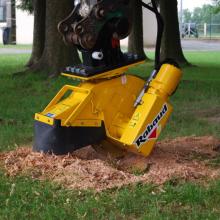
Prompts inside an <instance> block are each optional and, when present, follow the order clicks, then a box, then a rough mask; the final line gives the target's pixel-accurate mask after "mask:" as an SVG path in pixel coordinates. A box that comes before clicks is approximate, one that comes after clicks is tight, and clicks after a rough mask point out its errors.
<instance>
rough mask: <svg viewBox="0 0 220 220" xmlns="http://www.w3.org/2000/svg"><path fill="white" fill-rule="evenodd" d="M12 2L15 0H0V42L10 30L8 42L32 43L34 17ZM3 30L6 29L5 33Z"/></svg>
mask: <svg viewBox="0 0 220 220" xmlns="http://www.w3.org/2000/svg"><path fill="white" fill-rule="evenodd" d="M13 2H15V0H0V43H3V40H5V39H3V38H4V37H5V38H6V37H7V36H6V35H7V32H9V31H10V33H11V34H10V37H9V43H17V44H32V42H33V26H34V18H33V16H32V15H29V14H28V13H27V12H25V11H22V10H20V9H18V8H17V7H15V5H14V4H13ZM16 2H17V1H16ZM8 29H9V30H8ZM4 30H7V31H6V33H5V34H4V33H3V32H4ZM8 34H9V33H8Z"/></svg>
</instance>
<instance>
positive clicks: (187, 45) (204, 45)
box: [0, 40, 220, 54]
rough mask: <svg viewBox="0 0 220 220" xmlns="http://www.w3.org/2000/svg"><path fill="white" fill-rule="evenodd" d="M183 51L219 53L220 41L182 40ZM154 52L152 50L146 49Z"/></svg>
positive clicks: (0, 50) (3, 50) (8, 50)
mask: <svg viewBox="0 0 220 220" xmlns="http://www.w3.org/2000/svg"><path fill="white" fill-rule="evenodd" d="M182 47H183V50H187V51H220V40H212V41H209V40H183V41H182ZM148 50H154V48H148ZM30 53H31V49H17V48H16V47H15V48H0V54H30Z"/></svg>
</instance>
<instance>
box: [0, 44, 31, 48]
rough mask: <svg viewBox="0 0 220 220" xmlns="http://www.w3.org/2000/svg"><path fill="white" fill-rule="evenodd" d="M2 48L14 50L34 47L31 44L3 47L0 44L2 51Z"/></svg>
mask: <svg viewBox="0 0 220 220" xmlns="http://www.w3.org/2000/svg"><path fill="white" fill-rule="evenodd" d="M1 48H4V49H5V48H13V49H31V48H32V45H31V44H17V45H3V44H0V49H1Z"/></svg>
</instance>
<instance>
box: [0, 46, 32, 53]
mask: <svg viewBox="0 0 220 220" xmlns="http://www.w3.org/2000/svg"><path fill="white" fill-rule="evenodd" d="M29 53H31V50H30V49H17V48H16V47H15V48H0V54H29Z"/></svg>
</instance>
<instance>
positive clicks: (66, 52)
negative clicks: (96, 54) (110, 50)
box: [31, 0, 80, 76]
mask: <svg viewBox="0 0 220 220" xmlns="http://www.w3.org/2000/svg"><path fill="white" fill-rule="evenodd" d="M37 1H39V0H37ZM73 3H74V1H72V0H62V1H60V0H46V7H45V8H46V14H45V21H46V22H45V41H44V49H43V52H42V48H39V47H38V46H39V45H38V46H37V45H36V47H37V48H38V50H39V51H41V52H42V56H41V57H40V59H39V58H37V60H38V61H37V62H36V63H34V65H32V66H31V69H33V70H37V71H43V72H46V73H47V74H48V76H56V75H58V74H59V73H60V72H61V71H62V70H63V68H64V67H65V66H68V65H73V64H78V63H80V59H79V55H78V52H77V50H76V48H75V47H73V46H67V45H65V44H64V42H63V40H62V36H61V35H60V34H59V32H58V30H57V25H58V23H59V22H60V21H61V20H62V19H64V18H65V17H66V16H67V15H68V14H69V13H70V12H71V10H72V9H73V7H74V5H73ZM37 19H39V17H37ZM39 37H40V35H39V36H38V37H37V36H36V38H37V39H38V40H39ZM36 41H37V40H36ZM40 41H41V40H40ZM40 46H42V44H41V43H40Z"/></svg>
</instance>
